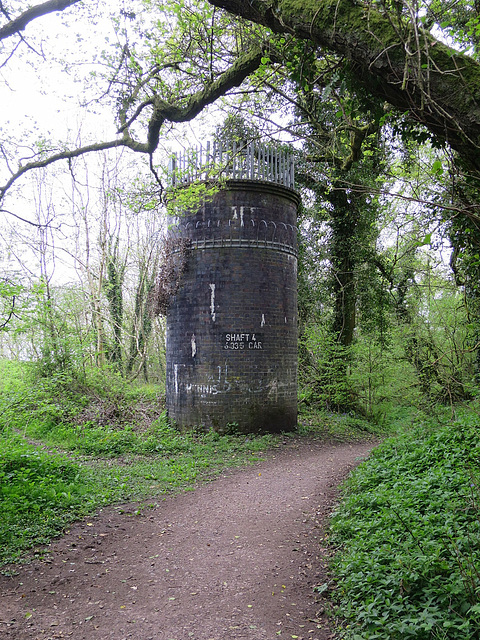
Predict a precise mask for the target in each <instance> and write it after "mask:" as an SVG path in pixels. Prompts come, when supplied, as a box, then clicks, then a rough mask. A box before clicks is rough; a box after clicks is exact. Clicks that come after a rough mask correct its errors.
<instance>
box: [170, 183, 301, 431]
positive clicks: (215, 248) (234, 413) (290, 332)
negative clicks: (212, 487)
mask: <svg viewBox="0 0 480 640" xmlns="http://www.w3.org/2000/svg"><path fill="white" fill-rule="evenodd" d="M297 205H298V197H297V195H296V193H295V192H294V191H292V190H290V189H287V188H285V187H281V186H277V185H275V184H272V183H261V182H256V181H239V180H236V181H230V182H228V183H227V185H226V187H225V188H222V190H221V191H220V192H218V193H217V194H216V195H215V196H214V197H213V199H211V200H210V202H206V203H204V204H203V205H202V207H200V208H199V210H198V211H196V212H194V213H191V214H187V215H186V216H184V217H181V218H180V219H178V220H177V224H176V226H174V228H173V229H172V231H171V233H172V234H174V235H176V236H178V237H181V238H188V239H189V241H190V247H191V248H190V250H189V251H188V252H187V263H186V267H185V271H184V274H183V276H182V281H181V285H180V288H179V290H178V292H177V294H176V295H175V296H174V298H173V299H172V301H171V305H170V307H169V310H168V315H167V387H166V391H167V410H168V413H169V416H170V417H171V418H172V419H173V420H174V421H175V422H176V423H177V424H178V425H179V426H180V427H185V428H190V427H193V426H203V427H204V428H214V429H216V430H218V431H223V430H225V428H226V427H227V425H228V424H236V425H238V428H239V430H241V431H243V432H252V431H273V432H275V431H282V430H287V429H291V428H293V427H295V425H296V421H297V283H296V276H297V258H296V250H297V234H296V226H295V223H296V210H297Z"/></svg>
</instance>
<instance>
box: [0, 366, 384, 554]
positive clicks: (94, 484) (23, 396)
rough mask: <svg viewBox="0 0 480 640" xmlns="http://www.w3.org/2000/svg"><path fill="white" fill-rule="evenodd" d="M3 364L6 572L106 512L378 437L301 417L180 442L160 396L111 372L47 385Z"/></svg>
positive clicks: (1, 501) (1, 479)
mask: <svg viewBox="0 0 480 640" xmlns="http://www.w3.org/2000/svg"><path fill="white" fill-rule="evenodd" d="M32 373H33V374H34V373H35V372H34V370H33V371H32V367H31V366H28V365H20V364H18V363H13V362H2V361H0V564H2V563H3V564H6V563H9V562H12V561H18V560H22V559H24V558H25V557H26V556H27V555H28V553H31V551H32V549H33V550H34V549H35V548H38V547H41V546H42V545H45V544H46V543H47V542H48V541H49V540H50V539H51V538H52V537H54V536H57V535H60V534H61V533H62V531H63V530H64V529H65V527H67V526H68V524H69V523H71V522H72V521H74V520H76V519H79V518H81V517H82V516H86V515H87V514H91V513H94V512H95V511H97V510H98V509H99V508H101V507H103V506H105V505H109V504H115V503H121V502H126V501H129V500H131V501H142V500H146V499H153V500H155V499H156V498H158V497H160V496H163V495H165V493H167V492H172V491H178V490H185V489H187V488H190V487H192V486H193V485H194V484H195V483H197V482H199V481H204V480H206V479H208V478H211V477H214V476H215V475H217V474H219V473H221V471H222V470H223V469H225V468H227V467H231V466H238V465H243V464H248V463H251V462H253V461H257V460H259V459H261V457H262V455H263V453H264V452H265V451H266V450H267V449H269V448H271V447H274V446H276V445H278V444H279V443H280V442H283V440H284V438H285V437H289V436H291V435H295V436H298V435H306V436H310V437H320V438H328V439H329V440H331V439H332V438H334V439H336V440H345V439H356V438H357V439H358V438H359V437H366V436H370V435H371V433H372V431H374V430H375V429H374V428H373V427H372V426H371V425H370V426H369V425H368V423H367V422H366V421H362V420H360V421H358V419H356V418H352V417H350V416H343V417H342V416H334V415H329V414H322V415H320V414H317V415H316V416H314V415H313V414H310V415H309V416H307V418H306V419H304V418H305V416H302V417H301V421H302V425H301V427H300V428H299V431H298V433H296V434H284V435H282V436H273V435H263V436H260V435H248V436H246V435H240V434H235V433H232V434H229V435H220V434H218V433H215V432H209V433H202V432H188V433H180V432H179V431H177V430H176V429H175V428H173V427H172V426H171V425H170V424H169V423H168V421H167V420H166V418H165V414H164V413H163V412H162V397H161V394H160V393H159V389H158V388H155V387H152V386H149V387H144V386H143V387H142V386H139V387H132V386H128V385H126V384H125V383H124V382H123V381H122V380H121V379H119V378H118V377H115V376H112V375H111V374H108V373H105V372H103V373H99V372H93V373H92V375H91V377H90V378H89V379H88V380H87V381H85V380H83V381H82V382H79V381H78V380H77V379H75V378H74V377H72V376H69V375H66V374H59V375H56V376H55V377H50V378H48V379H46V378H38V377H35V376H34V375H32Z"/></svg>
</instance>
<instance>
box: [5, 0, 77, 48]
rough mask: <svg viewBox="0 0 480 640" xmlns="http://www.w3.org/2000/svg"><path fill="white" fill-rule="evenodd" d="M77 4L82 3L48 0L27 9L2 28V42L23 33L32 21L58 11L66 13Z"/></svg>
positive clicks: (68, 0) (70, 0) (74, 0)
mask: <svg viewBox="0 0 480 640" xmlns="http://www.w3.org/2000/svg"><path fill="white" fill-rule="evenodd" d="M77 2H80V0H48V1H47V2H43V3H42V4H39V5H37V6H36V7H30V9H27V10H26V11H24V12H23V13H21V14H20V15H19V16H17V17H16V18H13V20H10V21H9V22H7V24H5V25H4V26H3V27H1V28H0V41H1V40H5V39H6V38H9V37H10V36H13V35H14V34H16V33H19V32H20V31H23V30H24V29H25V27H26V26H27V25H28V24H29V23H30V22H32V20H36V19H37V18H40V17H41V16H45V15H47V14H49V13H54V12H56V11H64V9H67V8H68V7H71V6H72V5H74V4H76V3H77Z"/></svg>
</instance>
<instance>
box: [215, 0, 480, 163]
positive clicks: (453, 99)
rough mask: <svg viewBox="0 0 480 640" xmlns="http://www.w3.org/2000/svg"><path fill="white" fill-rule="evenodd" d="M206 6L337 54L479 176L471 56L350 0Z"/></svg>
mask: <svg viewBox="0 0 480 640" xmlns="http://www.w3.org/2000/svg"><path fill="white" fill-rule="evenodd" d="M209 2H210V3H211V4H212V5H214V6H217V7H221V8H223V9H226V10H227V11H229V12H231V13H233V14H235V15H237V16H240V17H242V18H246V19H248V20H252V21H253V22H255V23H257V24H262V25H264V26H267V27H269V28H270V29H272V30H273V31H274V32H276V33H290V34H293V35H295V36H297V37H299V38H302V39H308V40H310V41H312V42H314V43H315V44H316V45H318V46H319V47H321V48H323V49H328V50H329V51H332V52H335V53H337V54H339V55H342V56H343V57H344V58H345V59H346V60H347V61H348V63H349V64H350V66H351V68H352V72H353V73H352V75H353V76H354V77H355V78H356V79H357V81H358V82H359V83H361V84H362V85H363V86H364V87H365V88H366V89H367V91H368V92H370V93H371V94H372V95H375V96H377V97H380V98H381V99H383V100H386V101H388V102H389V103H390V104H392V105H393V106H394V107H396V108H397V109H399V110H401V111H408V112H409V113H410V114H411V116H412V117H413V118H414V119H415V120H416V121H418V122H419V123H421V124H423V125H425V126H426V127H427V128H428V129H429V130H430V131H431V132H432V133H433V134H434V135H435V136H436V137H437V139H439V140H440V141H444V142H446V143H448V144H449V145H450V146H451V147H452V148H453V149H455V150H456V151H457V153H458V154H459V155H460V157H461V158H462V159H463V161H464V162H465V164H466V165H467V166H468V167H469V168H470V170H473V171H474V172H475V173H477V174H480V64H478V63H477V62H476V61H475V60H473V59H472V58H469V57H468V56H466V55H462V54H460V53H458V52H457V51H454V50H453V49H450V48H449V47H447V46H446V45H444V44H443V43H441V42H440V41H438V40H435V38H433V37H432V36H431V34H430V33H428V32H427V31H424V30H422V29H420V28H419V27H418V26H417V25H415V24H413V23H412V21H410V22H408V21H405V22H404V23H402V25H401V28H400V26H399V27H398V28H397V27H396V25H395V20H396V16H394V15H393V14H389V13H388V12H387V11H385V12H383V13H382V12H380V11H379V10H377V9H375V8H374V7H373V6H370V5H368V4H366V3H360V2H355V0H276V1H271V0H268V1H267V0H209ZM409 47H410V48H409ZM420 49H421V50H420Z"/></svg>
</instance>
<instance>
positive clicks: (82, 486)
mask: <svg viewBox="0 0 480 640" xmlns="http://www.w3.org/2000/svg"><path fill="white" fill-rule="evenodd" d="M90 490H91V482H90V480H89V479H88V477H87V476H86V475H85V473H84V472H83V470H82V469H81V468H80V467H79V466H78V465H76V464H74V463H72V462H71V461H70V460H68V459H67V458H65V457H61V456H51V455H48V454H47V453H44V452H40V451H38V450H35V449H34V448H33V447H31V446H29V445H27V444H26V443H24V442H22V441H21V440H20V439H19V438H15V437H11V438H8V439H3V440H0V541H1V543H0V562H4V561H6V560H12V559H15V558H16V557H18V555H19V554H20V553H21V552H22V551H23V550H25V549H27V548H29V547H31V546H32V545H33V544H43V543H45V542H47V541H48V539H49V538H50V537H51V536H54V535H57V534H58V533H60V532H61V530H62V528H63V527H64V526H65V524H66V523H67V522H70V521H71V520H72V519H73V518H75V517H79V515H80V514H82V513H85V511H86V509H88V508H89V506H90V507H91V504H90V498H89V494H90Z"/></svg>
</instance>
